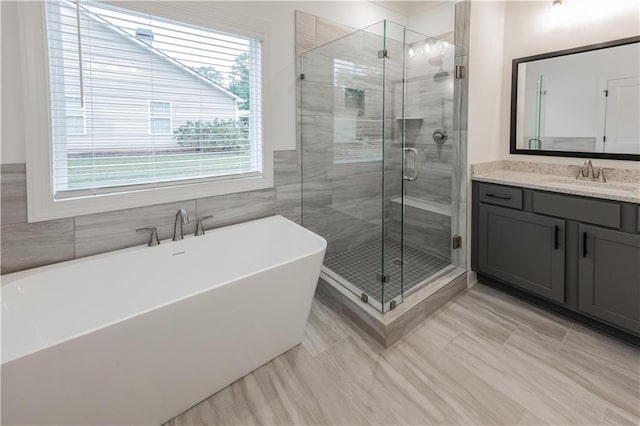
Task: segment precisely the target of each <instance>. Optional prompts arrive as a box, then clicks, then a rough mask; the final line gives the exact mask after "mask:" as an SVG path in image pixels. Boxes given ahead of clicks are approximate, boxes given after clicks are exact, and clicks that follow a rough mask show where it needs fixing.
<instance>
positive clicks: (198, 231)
mask: <svg viewBox="0 0 640 426" xmlns="http://www.w3.org/2000/svg"><path fill="white" fill-rule="evenodd" d="M212 218H213V216H205V217H201V218H198V223H197V224H196V233H195V234H194V235H195V236H196V237H199V236H201V235H204V228H203V226H202V221H204V220H207V219H212Z"/></svg>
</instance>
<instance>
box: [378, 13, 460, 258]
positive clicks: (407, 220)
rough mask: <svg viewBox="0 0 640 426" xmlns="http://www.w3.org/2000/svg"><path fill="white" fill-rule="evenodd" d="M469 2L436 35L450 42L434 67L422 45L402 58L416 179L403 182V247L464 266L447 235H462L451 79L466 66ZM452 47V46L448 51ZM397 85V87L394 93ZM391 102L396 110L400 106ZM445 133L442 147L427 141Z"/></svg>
mask: <svg viewBox="0 0 640 426" xmlns="http://www.w3.org/2000/svg"><path fill="white" fill-rule="evenodd" d="M469 8H470V2H468V1H465V2H459V3H457V4H456V12H455V13H456V16H455V30H454V31H452V32H450V33H445V34H441V35H439V36H438V37H437V39H438V40H440V41H445V42H448V43H451V44H452V46H451V47H450V48H449V49H446V50H445V51H443V52H442V53H443V60H444V64H443V66H442V67H441V68H440V67H438V66H437V65H436V66H434V65H433V64H430V63H429V62H428V61H427V60H426V57H425V56H421V55H420V53H421V50H422V49H423V48H424V47H423V46H424V44H423V42H422V41H418V42H417V43H416V46H414V52H416V53H415V56H414V57H413V58H409V59H408V65H407V81H406V97H405V117H411V118H416V119H418V120H408V121H407V134H406V137H405V140H406V144H407V146H412V147H414V148H415V149H416V150H417V151H418V172H419V173H418V179H417V180H416V181H413V182H406V183H405V188H406V191H405V195H406V196H407V197H408V198H411V199H414V200H418V201H419V202H417V203H407V205H406V206H405V209H404V230H405V235H404V242H405V243H406V244H408V245H410V246H413V247H416V248H419V249H422V250H427V251H429V252H432V253H435V254H437V255H439V256H442V257H443V258H445V259H449V258H451V259H452V263H453V264H455V265H457V266H461V267H463V268H464V267H465V265H466V260H465V254H464V253H461V252H463V251H464V250H452V248H451V236H452V234H462V233H463V232H464V230H465V226H466V225H465V220H466V219H465V218H466V213H465V209H466V204H465V202H466V198H465V197H466V195H465V193H466V188H465V185H466V183H465V182H466V150H467V149H466V126H467V118H466V117H467V114H466V112H467V85H468V80H467V79H466V78H463V79H455V72H454V66H455V65H466V64H467V62H468V60H467V58H468V56H467V55H468V43H469V16H470V15H469V11H470V9H469ZM454 46H455V47H454ZM443 70H445V71H447V72H448V76H446V78H438V79H437V80H436V79H434V76H435V74H436V73H438V72H441V71H443ZM401 84H402V82H397V83H396V85H397V86H398V87H397V92H400V90H401ZM399 102H400V100H399V99H396V109H398V108H399V106H400V105H401V104H400V103H399ZM439 128H445V129H447V131H448V135H449V139H448V140H447V142H446V143H445V144H443V145H438V144H436V143H434V141H433V137H432V134H433V131H434V130H436V129H439ZM390 213H391V224H390V226H389V228H388V229H389V231H390V235H389V236H390V237H391V238H394V239H398V238H400V233H401V222H400V221H401V219H402V214H403V212H402V206H401V205H400V204H398V203H392V205H391V209H390Z"/></svg>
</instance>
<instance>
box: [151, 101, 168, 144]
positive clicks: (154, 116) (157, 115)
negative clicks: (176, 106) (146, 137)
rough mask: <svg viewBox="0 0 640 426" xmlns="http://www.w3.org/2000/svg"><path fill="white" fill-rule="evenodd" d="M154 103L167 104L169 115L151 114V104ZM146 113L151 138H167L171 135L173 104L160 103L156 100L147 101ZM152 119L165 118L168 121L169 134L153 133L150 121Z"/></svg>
mask: <svg viewBox="0 0 640 426" xmlns="http://www.w3.org/2000/svg"><path fill="white" fill-rule="evenodd" d="M153 102H155V103H163V104H169V114H158V113H153V112H151V104H152V103H153ZM147 107H148V112H149V134H150V135H152V136H168V135H172V134H173V102H171V101H161V100H158V99H149V102H148V104H147ZM153 118H165V119H169V132H168V133H155V132H154V131H153V128H152V127H151V121H152V119H153Z"/></svg>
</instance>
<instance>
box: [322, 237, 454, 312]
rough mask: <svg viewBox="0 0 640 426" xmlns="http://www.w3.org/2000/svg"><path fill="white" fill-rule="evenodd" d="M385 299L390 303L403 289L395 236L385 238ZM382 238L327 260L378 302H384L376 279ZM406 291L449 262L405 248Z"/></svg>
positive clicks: (331, 267) (330, 267) (325, 264)
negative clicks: (393, 238)
mask: <svg viewBox="0 0 640 426" xmlns="http://www.w3.org/2000/svg"><path fill="white" fill-rule="evenodd" d="M385 243H386V245H385V274H386V276H387V283H385V286H384V299H385V302H390V301H391V300H393V299H394V298H396V297H397V296H399V295H400V292H401V286H400V284H401V279H402V278H401V264H400V256H401V244H400V243H399V242H398V241H395V240H392V239H386V240H385ZM381 262H382V240H378V241H374V242H371V243H368V244H364V245H361V246H358V247H355V248H353V249H351V250H348V251H346V252H344V253H341V254H339V255H337V256H333V257H331V258H329V259H326V260H325V261H324V266H326V267H328V268H329V269H331V271H333V272H334V273H336V274H338V275H340V276H341V277H342V278H344V279H345V280H347V281H348V282H349V283H351V284H352V285H354V286H355V287H357V288H358V290H360V291H362V292H363V293H365V294H366V295H368V296H369V297H371V298H373V299H374V300H375V301H376V302H381V301H382V286H381V284H380V281H379V280H378V278H377V276H376V275H377V274H379V273H380V272H381ZM404 262H405V264H404V292H405V293H406V292H407V291H409V290H410V289H412V288H413V287H415V286H417V285H418V284H420V283H422V282H423V281H425V280H427V279H429V277H431V276H433V275H435V274H436V273H438V272H440V271H441V270H442V269H444V268H446V267H447V266H449V264H450V262H449V261H448V260H445V259H443V258H441V257H439V256H436V255H433V254H431V253H427V252H425V251H421V250H418V249H415V248H413V247H409V246H406V245H405V247H404Z"/></svg>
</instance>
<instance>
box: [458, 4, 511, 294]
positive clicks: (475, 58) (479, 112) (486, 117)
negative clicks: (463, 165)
mask: <svg viewBox="0 0 640 426" xmlns="http://www.w3.org/2000/svg"><path fill="white" fill-rule="evenodd" d="M504 12H505V4H504V2H502V1H486V2H473V3H472V4H471V18H470V21H471V22H470V27H469V31H470V34H469V73H468V78H469V109H468V117H469V118H468V123H467V129H468V130H467V147H468V148H467V149H468V151H467V152H468V154H467V155H468V160H467V161H468V164H474V163H482V162H485V161H493V160H498V159H500V156H501V150H502V149H504V146H505V145H504V144H503V143H502V141H501V140H500V127H501V122H500V120H501V111H502V106H501V102H502V95H501V91H502V84H501V81H502V64H503V61H504V56H503V51H502V47H503V43H502V41H503V36H504ZM507 149H508V147H507ZM467 194H468V197H467V200H471V181H469V182H468V183H467ZM466 247H467V267H468V269H471V268H470V265H471V202H468V203H467V245H466ZM475 280H476V278H475V275H473V274H472V275H470V276H469V283H470V284H473V282H475Z"/></svg>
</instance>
